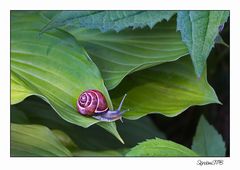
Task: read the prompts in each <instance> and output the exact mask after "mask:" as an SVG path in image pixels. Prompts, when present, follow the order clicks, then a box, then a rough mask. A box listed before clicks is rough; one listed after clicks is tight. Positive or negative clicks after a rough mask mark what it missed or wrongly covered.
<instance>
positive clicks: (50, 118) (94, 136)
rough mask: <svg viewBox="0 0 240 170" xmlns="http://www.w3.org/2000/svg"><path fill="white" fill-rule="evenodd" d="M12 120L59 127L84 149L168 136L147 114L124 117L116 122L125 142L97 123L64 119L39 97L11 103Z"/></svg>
mask: <svg viewBox="0 0 240 170" xmlns="http://www.w3.org/2000/svg"><path fill="white" fill-rule="evenodd" d="M11 122H13V123H18V124H30V123H34V124H42V125H44V126H47V127H48V128H50V129H59V130H61V131H63V132H65V133H66V134H68V135H69V137H70V138H71V139H72V140H73V141H74V142H75V143H76V144H77V145H78V147H79V148H80V149H81V150H92V151H94V150H95V151H96V150H112V149H122V148H129V147H133V146H135V145H136V144H137V143H138V142H141V141H143V140H145V139H151V138H155V137H158V138H162V139H164V138H165V135H164V134H163V133H162V132H161V131H159V129H158V128H157V127H156V126H155V125H154V124H153V122H152V121H151V120H150V119H149V118H148V117H143V118H141V119H139V120H134V121H131V120H126V119H124V120H123V123H121V122H120V121H119V122H117V123H118V131H119V133H120V134H121V136H122V138H123V139H124V141H125V144H124V145H123V144H122V143H120V142H119V141H117V140H116V139H115V138H113V136H111V135H110V134H108V133H106V132H105V131H104V130H103V129H102V128H100V127H98V126H96V125H93V126H91V127H89V128H87V129H85V128H82V127H80V126H76V125H74V124H70V123H68V122H66V121H64V120H63V119H61V118H60V117H59V116H58V115H57V114H56V113H55V112H54V110H53V109H51V107H50V106H49V105H48V104H47V103H46V102H44V101H42V100H39V99H38V98H36V97H30V98H28V99H27V100H25V101H23V102H21V103H19V104H17V105H14V106H12V107H11ZM139 129H141V130H139ZM76 132H77V133H76Z"/></svg>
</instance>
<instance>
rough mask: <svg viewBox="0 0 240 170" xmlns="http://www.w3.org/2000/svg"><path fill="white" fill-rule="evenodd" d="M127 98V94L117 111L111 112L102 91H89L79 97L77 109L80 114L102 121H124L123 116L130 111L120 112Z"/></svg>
mask: <svg viewBox="0 0 240 170" xmlns="http://www.w3.org/2000/svg"><path fill="white" fill-rule="evenodd" d="M125 97H126V94H125V95H124V97H123V99H122V101H121V103H120V105H119V107H118V109H117V110H109V108H108V105H107V101H106V99H105V97H104V95H103V94H102V93H101V92H100V91H98V90H87V91H85V92H83V93H82V94H81V95H80V96H79V98H78V100H77V109H78V112H79V113H80V114H82V115H84V116H92V117H94V118H95V119H98V120H101V121H107V122H111V121H115V120H118V119H120V120H122V114H123V113H125V112H126V111H128V110H124V111H120V110H121V107H122V104H123V101H124V99H125Z"/></svg>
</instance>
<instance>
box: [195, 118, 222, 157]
mask: <svg viewBox="0 0 240 170" xmlns="http://www.w3.org/2000/svg"><path fill="white" fill-rule="evenodd" d="M192 150H194V151H195V152H197V153H198V154H199V155H201V156H225V154H226V148H225V143H224V141H223V138H222V136H221V135H220V134H219V133H218V132H217V130H216V129H215V128H214V127H213V126H212V125H210V124H209V123H208V122H207V120H206V119H205V118H204V116H201V118H200V120H199V123H198V126H197V130H196V134H195V136H194V138H193V144H192Z"/></svg>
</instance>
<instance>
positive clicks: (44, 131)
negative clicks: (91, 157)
mask: <svg viewBox="0 0 240 170" xmlns="http://www.w3.org/2000/svg"><path fill="white" fill-rule="evenodd" d="M71 155H72V154H71V152H70V151H69V150H68V149H67V148H66V147H65V146H64V145H63V144H62V143H61V142H60V141H59V140H58V138H57V137H56V136H55V135H54V134H53V133H52V132H51V131H50V130H49V129H48V128H46V127H45V126H40V125H18V124H14V123H12V124H11V156H71Z"/></svg>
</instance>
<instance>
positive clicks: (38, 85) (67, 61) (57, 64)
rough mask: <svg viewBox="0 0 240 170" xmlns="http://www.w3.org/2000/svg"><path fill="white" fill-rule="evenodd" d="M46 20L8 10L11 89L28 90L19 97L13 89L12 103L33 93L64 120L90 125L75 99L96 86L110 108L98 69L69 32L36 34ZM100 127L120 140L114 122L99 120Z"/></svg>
mask: <svg viewBox="0 0 240 170" xmlns="http://www.w3.org/2000/svg"><path fill="white" fill-rule="evenodd" d="M45 23H46V20H45V19H44V18H43V17H41V16H40V15H39V14H38V13H27V12H19V11H17V12H12V13H11V73H12V74H13V75H14V77H13V79H12V80H15V77H17V80H18V81H17V83H13V84H12V89H16V88H17V89H19V87H18V86H22V88H23V89H24V90H28V91H29V93H27V95H21V97H22V98H19V97H18V96H19V93H17V92H16V91H15V92H14V91H13V92H12V93H11V95H12V96H11V98H12V99H14V101H12V103H16V102H20V101H21V100H23V99H24V98H25V97H26V96H28V95H31V94H35V95H37V96H40V97H41V98H43V99H44V100H45V101H47V102H48V103H49V104H50V105H51V106H52V107H53V109H54V110H55V111H57V113H58V114H59V115H60V116H61V117H62V118H63V119H64V120H66V121H68V122H71V123H73V124H76V125H79V126H82V127H89V126H91V125H93V124H95V123H97V122H99V121H98V120H96V119H93V118H90V117H85V116H82V115H80V114H79V113H78V112H77V109H76V101H77V98H78V96H79V95H80V94H81V93H82V92H83V91H85V90H87V89H98V90H99V91H101V92H102V93H103V94H104V95H105V97H106V99H107V102H108V106H109V108H110V109H111V108H112V103H111V100H110V97H109V94H108V91H107V89H106V87H105V86H104V82H103V80H102V77H101V75H100V72H99V70H98V68H97V67H96V65H95V64H94V63H93V62H92V60H91V59H90V58H89V57H88V55H87V54H86V52H85V51H84V50H83V49H82V48H80V46H79V45H78V44H77V43H76V42H75V39H74V37H72V36H71V35H70V34H68V33H66V32H64V31H59V30H54V31H52V32H48V33H45V34H43V35H41V36H40V37H39V32H40V28H41V27H42V26H43V25H45ZM16 85H17V86H16ZM16 99H17V100H16ZM99 126H101V127H103V128H104V129H106V130H107V131H109V132H111V133H112V134H113V135H115V136H116V137H117V138H118V139H119V140H121V141H122V139H121V137H120V136H119V134H118V132H117V131H116V126H115V123H113V122H112V123H105V122H104V123H102V122H101V123H100V124H99Z"/></svg>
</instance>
